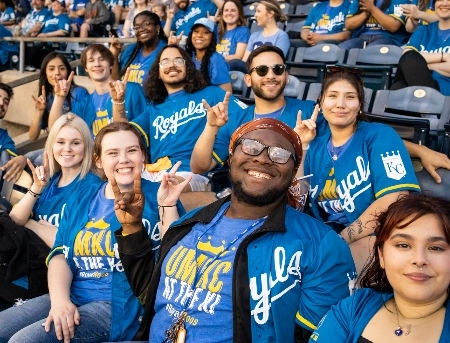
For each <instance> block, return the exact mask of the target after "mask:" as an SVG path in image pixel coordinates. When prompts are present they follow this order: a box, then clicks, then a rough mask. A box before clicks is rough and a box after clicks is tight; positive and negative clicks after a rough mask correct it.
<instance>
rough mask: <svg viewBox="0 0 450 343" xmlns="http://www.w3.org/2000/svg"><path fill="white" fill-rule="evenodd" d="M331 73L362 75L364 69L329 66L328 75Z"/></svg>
mask: <svg viewBox="0 0 450 343" xmlns="http://www.w3.org/2000/svg"><path fill="white" fill-rule="evenodd" d="M331 74H354V75H358V76H361V75H362V74H364V70H362V69H359V68H353V67H340V66H328V67H327V75H331Z"/></svg>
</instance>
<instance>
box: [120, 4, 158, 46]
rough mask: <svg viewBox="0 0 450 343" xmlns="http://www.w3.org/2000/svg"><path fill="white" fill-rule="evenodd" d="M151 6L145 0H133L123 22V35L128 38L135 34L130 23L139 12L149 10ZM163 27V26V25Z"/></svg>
mask: <svg viewBox="0 0 450 343" xmlns="http://www.w3.org/2000/svg"><path fill="white" fill-rule="evenodd" d="M151 9H152V7H151V6H149V5H148V4H147V0H134V7H133V8H130V10H129V11H128V14H127V18H126V19H125V23H124V24H123V30H122V33H123V37H124V38H130V37H134V36H135V31H134V28H133V27H132V25H133V24H134V18H135V17H136V16H137V15H138V14H139V13H141V12H144V11H151ZM163 27H164V26H163Z"/></svg>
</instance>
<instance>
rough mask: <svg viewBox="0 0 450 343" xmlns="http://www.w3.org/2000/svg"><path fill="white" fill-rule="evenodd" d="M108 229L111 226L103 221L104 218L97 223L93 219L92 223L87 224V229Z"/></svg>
mask: <svg viewBox="0 0 450 343" xmlns="http://www.w3.org/2000/svg"><path fill="white" fill-rule="evenodd" d="M108 227H109V224H108V223H106V222H105V221H104V220H103V217H102V219H99V220H97V221H95V218H93V219H92V220H91V221H90V222H88V223H87V224H86V229H100V230H104V229H107V228H108Z"/></svg>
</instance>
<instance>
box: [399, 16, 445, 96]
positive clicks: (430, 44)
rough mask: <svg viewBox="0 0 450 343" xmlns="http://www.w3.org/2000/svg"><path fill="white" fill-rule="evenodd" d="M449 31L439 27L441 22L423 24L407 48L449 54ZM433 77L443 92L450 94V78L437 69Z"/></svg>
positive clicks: (413, 35)
mask: <svg viewBox="0 0 450 343" xmlns="http://www.w3.org/2000/svg"><path fill="white" fill-rule="evenodd" d="M446 31H447V32H446ZM449 33H450V32H449V30H440V29H439V22H434V23H431V24H428V25H422V26H420V27H418V28H417V30H416V31H414V33H413V34H412V36H411V38H410V39H409V42H408V44H407V45H406V49H413V50H415V51H418V52H429V53H435V54H439V55H441V52H444V53H445V54H448V53H450V39H449V38H450V37H449ZM433 78H434V79H435V80H436V81H437V82H438V83H439V87H440V89H441V93H442V94H444V95H446V96H448V95H450V78H449V77H447V76H444V75H441V74H439V73H438V72H435V71H433Z"/></svg>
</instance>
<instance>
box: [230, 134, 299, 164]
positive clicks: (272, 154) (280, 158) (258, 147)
mask: <svg viewBox="0 0 450 343" xmlns="http://www.w3.org/2000/svg"><path fill="white" fill-rule="evenodd" d="M239 144H240V145H241V150H242V152H243V153H245V154H247V155H250V156H258V155H260V154H261V153H262V152H263V151H264V149H266V148H267V153H268V155H269V159H270V160H271V161H272V162H275V163H278V164H286V163H287V161H289V157H291V156H292V159H293V160H294V162H295V156H294V155H293V154H292V152H290V151H289V150H286V149H283V148H280V147H278V146H268V145H264V144H262V143H261V142H258V141H255V140H254V139H249V138H243V139H241V140H240V141H239V142H238V144H237V145H239Z"/></svg>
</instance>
